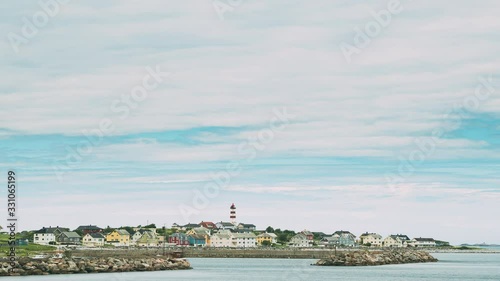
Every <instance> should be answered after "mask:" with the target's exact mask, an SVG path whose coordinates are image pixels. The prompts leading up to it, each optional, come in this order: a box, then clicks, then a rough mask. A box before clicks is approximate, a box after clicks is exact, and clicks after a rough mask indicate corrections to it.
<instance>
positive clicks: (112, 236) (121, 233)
mask: <svg viewBox="0 0 500 281" xmlns="http://www.w3.org/2000/svg"><path fill="white" fill-rule="evenodd" d="M106 242H108V243H110V244H113V245H115V246H129V245H130V233H128V231H126V230H125V229H117V230H115V231H113V232H111V233H109V234H108V235H106Z"/></svg>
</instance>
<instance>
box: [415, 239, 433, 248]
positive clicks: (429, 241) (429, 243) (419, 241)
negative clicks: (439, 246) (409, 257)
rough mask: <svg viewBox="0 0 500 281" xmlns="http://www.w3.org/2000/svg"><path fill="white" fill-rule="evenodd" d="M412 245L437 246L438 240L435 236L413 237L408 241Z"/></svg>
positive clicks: (418, 246)
mask: <svg viewBox="0 0 500 281" xmlns="http://www.w3.org/2000/svg"><path fill="white" fill-rule="evenodd" d="M408 246H411V247H416V248H420V247H436V241H435V240H434V239H433V238H413V239H412V240H410V242H408Z"/></svg>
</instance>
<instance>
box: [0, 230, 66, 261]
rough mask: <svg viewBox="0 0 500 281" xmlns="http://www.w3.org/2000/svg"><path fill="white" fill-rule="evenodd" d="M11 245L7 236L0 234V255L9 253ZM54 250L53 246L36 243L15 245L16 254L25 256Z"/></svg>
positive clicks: (4, 255) (3, 255)
mask: <svg viewBox="0 0 500 281" xmlns="http://www.w3.org/2000/svg"><path fill="white" fill-rule="evenodd" d="M10 248H11V246H9V236H8V235H7V234H0V257H6V256H7V255H8V254H9V251H10ZM55 250H56V247H54V246H45V245H37V244H31V243H30V244H29V245H25V246H16V256H18V257H27V256H33V255H37V254H44V253H51V252H54V251H55Z"/></svg>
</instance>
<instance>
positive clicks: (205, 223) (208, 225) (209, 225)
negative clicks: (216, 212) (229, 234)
mask: <svg viewBox="0 0 500 281" xmlns="http://www.w3.org/2000/svg"><path fill="white" fill-rule="evenodd" d="M200 226H202V227H204V228H208V229H216V228H217V226H216V225H215V223H213V222H211V221H202V222H200Z"/></svg>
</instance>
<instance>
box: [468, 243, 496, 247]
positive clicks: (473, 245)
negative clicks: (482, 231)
mask: <svg viewBox="0 0 500 281" xmlns="http://www.w3.org/2000/svg"><path fill="white" fill-rule="evenodd" d="M460 246H463V247H500V245H498V244H486V243H481V244H460Z"/></svg>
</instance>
